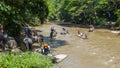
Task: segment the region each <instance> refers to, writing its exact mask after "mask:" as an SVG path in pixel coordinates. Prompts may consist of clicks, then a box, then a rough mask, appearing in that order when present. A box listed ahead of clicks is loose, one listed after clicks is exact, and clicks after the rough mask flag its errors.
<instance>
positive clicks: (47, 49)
mask: <svg viewBox="0 0 120 68" xmlns="http://www.w3.org/2000/svg"><path fill="white" fill-rule="evenodd" d="M42 53H43V54H44V55H47V54H49V53H50V46H49V44H48V43H45V44H44V45H43V52H42Z"/></svg>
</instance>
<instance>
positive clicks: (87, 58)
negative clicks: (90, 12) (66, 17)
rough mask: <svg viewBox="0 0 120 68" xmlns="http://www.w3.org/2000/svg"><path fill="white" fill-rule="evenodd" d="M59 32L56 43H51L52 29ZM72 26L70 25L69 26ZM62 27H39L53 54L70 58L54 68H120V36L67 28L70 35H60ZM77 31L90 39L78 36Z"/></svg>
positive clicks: (108, 32) (98, 30)
mask: <svg viewBox="0 0 120 68" xmlns="http://www.w3.org/2000/svg"><path fill="white" fill-rule="evenodd" d="M51 26H54V27H55V28H56V30H57V31H58V35H57V38H56V40H55V41H53V42H49V33H50V27H51ZM69 26H70V25H69ZM62 27H65V25H64V26H61V25H55V24H51V25H43V26H42V27H39V29H41V31H42V32H41V34H44V36H45V37H46V41H47V42H49V43H50V44H51V47H52V53H53V54H67V55H68V57H67V58H66V59H64V60H63V61H62V62H60V63H58V64H57V65H54V68H120V46H119V45H120V42H119V40H120V36H117V35H116V34H112V33H111V32H110V30H106V29H96V30H95V32H91V33H89V32H88V29H87V28H80V27H66V28H68V30H69V31H70V34H68V35H60V32H61V30H62ZM77 29H80V30H81V32H84V33H86V34H87V35H88V39H84V40H83V39H80V38H78V37H77V36H76V33H77Z"/></svg>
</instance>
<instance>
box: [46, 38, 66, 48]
mask: <svg viewBox="0 0 120 68" xmlns="http://www.w3.org/2000/svg"><path fill="white" fill-rule="evenodd" d="M44 39H45V42H48V44H49V45H50V47H51V48H57V47H60V46H64V45H66V44H68V43H67V41H65V40H59V39H55V40H51V39H50V37H44Z"/></svg>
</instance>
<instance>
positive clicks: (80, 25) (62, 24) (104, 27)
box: [57, 22, 108, 29]
mask: <svg viewBox="0 0 120 68" xmlns="http://www.w3.org/2000/svg"><path fill="white" fill-rule="evenodd" d="M57 25H60V26H63V27H81V28H87V29H88V28H89V25H84V24H74V23H69V22H68V23H67V22H64V23H61V22H59V23H57ZM94 27H95V29H108V28H107V26H101V25H98V26H94Z"/></svg>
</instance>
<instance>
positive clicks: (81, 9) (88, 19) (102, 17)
mask: <svg viewBox="0 0 120 68" xmlns="http://www.w3.org/2000/svg"><path fill="white" fill-rule="evenodd" d="M47 2H48V3H49V4H47V5H48V6H49V10H50V9H51V10H50V12H49V13H50V15H49V16H54V15H56V16H54V17H53V18H59V19H61V20H64V21H71V22H75V23H80V24H96V23H97V25H100V24H102V25H103V24H104V25H105V24H106V22H108V21H113V22H118V21H119V19H120V16H119V15H120V13H119V10H120V0H47ZM51 2H52V3H51ZM56 4H57V6H59V7H57V8H56V6H55V5H56ZM55 10H57V11H59V12H56V11H55Z"/></svg>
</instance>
